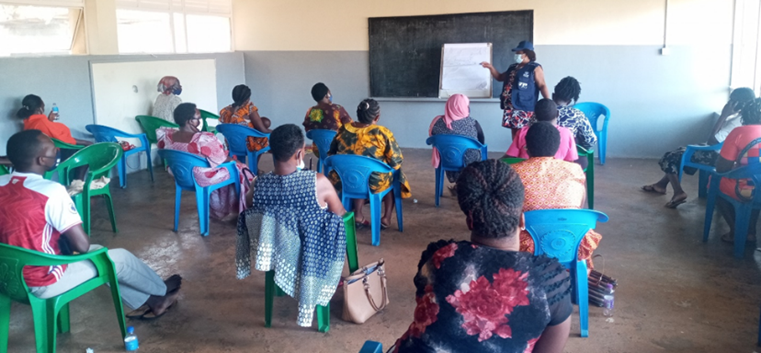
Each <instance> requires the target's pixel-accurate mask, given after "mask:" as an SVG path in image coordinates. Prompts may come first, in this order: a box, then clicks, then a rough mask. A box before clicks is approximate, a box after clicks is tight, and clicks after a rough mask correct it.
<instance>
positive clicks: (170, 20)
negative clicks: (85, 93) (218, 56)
mask: <svg viewBox="0 0 761 353" xmlns="http://www.w3.org/2000/svg"><path fill="white" fill-rule="evenodd" d="M117 7H118V9H117V11H116V17H117V22H118V23H119V25H118V28H117V31H118V37H119V52H120V53H205V52H224V51H231V50H232V28H231V27H232V26H231V23H230V21H231V17H232V2H231V0H117Z"/></svg>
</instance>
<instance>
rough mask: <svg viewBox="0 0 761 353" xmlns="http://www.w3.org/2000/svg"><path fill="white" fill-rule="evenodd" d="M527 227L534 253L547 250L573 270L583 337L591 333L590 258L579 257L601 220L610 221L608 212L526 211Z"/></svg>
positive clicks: (542, 252)
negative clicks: (583, 242)
mask: <svg viewBox="0 0 761 353" xmlns="http://www.w3.org/2000/svg"><path fill="white" fill-rule="evenodd" d="M524 215H525V217H526V230H527V231H528V232H529V234H531V239H533V240H534V255H542V254H546V255H547V256H549V257H552V258H556V259H558V261H559V262H560V263H561V264H563V266H565V267H566V268H568V269H570V270H571V276H572V278H573V282H574V283H575V285H574V291H573V292H574V297H575V299H576V302H577V303H578V304H579V321H580V326H581V337H588V336H589V291H588V287H587V262H586V261H585V260H579V259H578V254H579V244H581V239H582V238H584V236H585V235H586V234H587V232H588V231H589V230H590V229H594V228H595V226H596V225H597V222H600V223H604V222H607V221H608V216H607V215H606V214H604V213H602V212H599V211H594V210H568V209H564V210H537V211H529V212H526V213H525V214H524Z"/></svg>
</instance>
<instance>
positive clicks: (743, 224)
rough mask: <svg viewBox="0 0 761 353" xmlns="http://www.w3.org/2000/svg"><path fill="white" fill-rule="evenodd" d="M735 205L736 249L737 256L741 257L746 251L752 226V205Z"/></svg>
mask: <svg viewBox="0 0 761 353" xmlns="http://www.w3.org/2000/svg"><path fill="white" fill-rule="evenodd" d="M734 207H735V251H734V255H735V257H736V258H738V259H741V258H742V257H743V253H744V252H745V239H746V237H747V234H748V227H750V224H749V223H750V213H751V212H752V210H753V208H752V207H745V206H744V205H743V206H740V207H738V206H737V205H734ZM754 226H755V224H754Z"/></svg>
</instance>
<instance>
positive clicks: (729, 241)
mask: <svg viewBox="0 0 761 353" xmlns="http://www.w3.org/2000/svg"><path fill="white" fill-rule="evenodd" d="M727 235H729V233H725V234H722V235H721V241H723V242H725V243H727V244H734V243H735V237H734V236H733V237H732V238H727ZM745 242H746V243H755V242H756V236H755V234H754V235H753V238H745Z"/></svg>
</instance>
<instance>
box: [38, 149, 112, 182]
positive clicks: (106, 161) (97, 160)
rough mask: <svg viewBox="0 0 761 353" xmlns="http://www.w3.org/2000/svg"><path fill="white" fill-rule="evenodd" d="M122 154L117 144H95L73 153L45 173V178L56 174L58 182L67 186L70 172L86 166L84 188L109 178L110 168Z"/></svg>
mask: <svg viewBox="0 0 761 353" xmlns="http://www.w3.org/2000/svg"><path fill="white" fill-rule="evenodd" d="M123 154H124V151H123V150H122V146H120V145H119V144H118V143H113V142H102V143H96V144H93V145H90V146H87V147H85V148H83V149H81V150H79V151H77V153H74V154H73V155H72V156H71V157H69V158H68V159H67V160H65V161H63V162H61V163H60V164H58V167H56V169H55V170H53V171H51V172H47V173H45V178H46V179H49V178H50V177H51V176H52V174H55V173H58V179H59V180H58V181H59V182H60V183H61V184H63V185H69V183H70V182H71V181H70V180H69V174H70V173H71V171H72V170H73V169H74V168H77V167H82V166H87V167H88V169H87V176H86V177H85V180H84V182H85V187H88V186H89V185H90V182H91V181H93V180H94V179H98V178H100V177H102V176H109V173H110V171H111V168H113V167H114V166H115V165H116V163H117V162H118V161H119V159H120V158H122V155H123Z"/></svg>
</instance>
